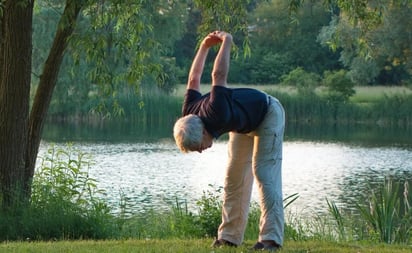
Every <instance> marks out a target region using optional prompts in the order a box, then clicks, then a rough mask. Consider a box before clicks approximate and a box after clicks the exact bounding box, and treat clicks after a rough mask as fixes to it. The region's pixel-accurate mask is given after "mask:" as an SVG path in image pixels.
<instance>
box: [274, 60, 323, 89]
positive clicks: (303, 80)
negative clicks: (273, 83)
mask: <svg viewBox="0 0 412 253" xmlns="http://www.w3.org/2000/svg"><path fill="white" fill-rule="evenodd" d="M281 80H282V84H284V85H289V86H294V87H296V88H297V89H298V92H299V94H302V95H306V94H313V93H314V91H315V88H316V87H317V86H318V85H319V80H320V77H319V75H318V74H315V73H310V72H307V71H305V70H304V69H303V68H301V67H298V68H296V69H294V70H292V71H291V72H289V74H287V75H283V76H282V78H281Z"/></svg>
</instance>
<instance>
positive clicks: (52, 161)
mask: <svg viewBox="0 0 412 253" xmlns="http://www.w3.org/2000/svg"><path fill="white" fill-rule="evenodd" d="M91 164H92V163H91V160H90V157H89V156H87V155H86V154H84V153H82V152H80V151H77V150H74V149H73V148H72V147H71V146H68V147H67V148H66V149H63V148H55V147H54V146H52V147H51V148H50V149H49V150H48V152H47V154H46V155H45V156H44V157H43V158H42V159H41V162H40V167H39V168H38V169H37V171H36V173H35V175H34V178H33V184H32V197H31V202H30V205H29V206H16V207H15V209H14V211H12V212H7V213H2V214H1V216H0V240H23V239H25V240H26V239H30V240H33V239H34V240H50V239H85V238H94V239H102V238H108V237H111V236H114V234H115V233H116V231H118V229H117V225H116V219H115V218H114V216H112V215H111V214H110V209H109V207H108V206H107V205H106V204H105V203H104V201H103V200H101V199H100V198H98V197H97V195H98V194H102V193H103V192H102V191H101V190H99V189H98V188H97V186H96V181H95V180H94V179H92V178H90V177H89V174H88V168H89V166H90V165H91Z"/></svg>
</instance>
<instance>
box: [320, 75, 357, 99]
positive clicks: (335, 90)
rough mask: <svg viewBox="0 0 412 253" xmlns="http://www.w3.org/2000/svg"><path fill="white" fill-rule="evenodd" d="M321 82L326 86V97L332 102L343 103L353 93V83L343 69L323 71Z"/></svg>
mask: <svg viewBox="0 0 412 253" xmlns="http://www.w3.org/2000/svg"><path fill="white" fill-rule="evenodd" d="M322 84H323V85H325V86H326V87H327V98H328V99H329V100H330V101H332V102H333V103H337V102H343V103H345V102H347V101H348V100H349V98H350V97H351V96H353V95H354V94H355V89H354V86H355V85H354V83H353V82H352V81H351V80H350V79H349V78H348V77H347V75H346V71H344V70H339V71H334V72H332V71H325V73H324V74H323V80H322Z"/></svg>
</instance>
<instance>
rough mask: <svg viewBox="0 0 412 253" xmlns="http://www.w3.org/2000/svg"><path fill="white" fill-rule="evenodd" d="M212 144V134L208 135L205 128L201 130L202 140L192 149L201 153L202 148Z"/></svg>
mask: <svg viewBox="0 0 412 253" xmlns="http://www.w3.org/2000/svg"><path fill="white" fill-rule="evenodd" d="M212 145H213V136H212V135H210V134H209V133H208V132H207V131H206V130H203V137H202V142H201V143H200V145H199V147H198V148H197V149H195V150H193V151H197V152H199V153H202V151H203V150H205V149H208V148H210V147H211V146H212Z"/></svg>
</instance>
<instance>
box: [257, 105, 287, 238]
mask: <svg viewBox="0 0 412 253" xmlns="http://www.w3.org/2000/svg"><path fill="white" fill-rule="evenodd" d="M271 99H272V98H271ZM284 127H285V115H284V110H283V108H282V106H281V105H280V103H279V101H277V100H276V99H272V100H271V104H270V106H269V110H268V113H267V114H266V116H265V119H264V121H263V122H262V124H261V125H260V126H259V128H258V129H257V130H256V136H255V145H254V147H255V149H254V154H253V173H254V176H255V179H256V185H257V187H258V191H259V197H260V206H261V212H262V214H261V217H260V225H259V230H260V232H259V241H260V242H262V241H274V242H275V243H276V244H278V245H279V246H281V245H282V244H283V234H284V211H283V196H282V145H283V134H284Z"/></svg>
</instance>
